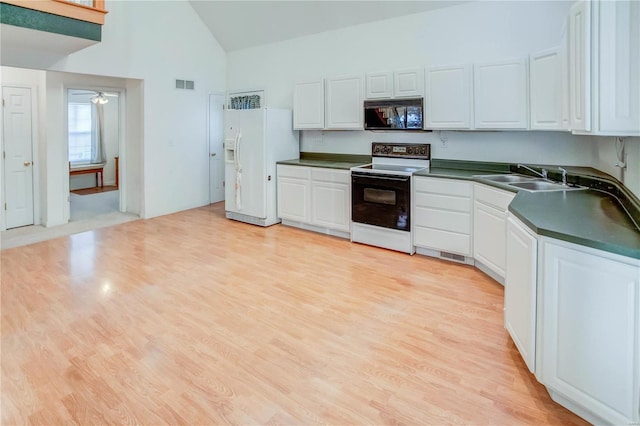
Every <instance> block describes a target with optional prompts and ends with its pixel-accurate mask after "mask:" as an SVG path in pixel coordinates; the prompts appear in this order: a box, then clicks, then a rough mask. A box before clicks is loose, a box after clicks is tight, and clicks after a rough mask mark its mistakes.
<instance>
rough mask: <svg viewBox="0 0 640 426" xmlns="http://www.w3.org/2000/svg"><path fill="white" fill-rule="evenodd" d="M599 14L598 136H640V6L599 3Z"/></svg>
mask: <svg viewBox="0 0 640 426" xmlns="http://www.w3.org/2000/svg"><path fill="white" fill-rule="evenodd" d="M593 7H598V9H599V10H598V11H599V35H598V38H599V49H598V52H599V60H598V62H599V64H600V66H599V73H600V74H599V76H598V85H599V121H600V122H599V126H598V130H599V132H600V133H605V134H613V135H638V134H640V60H639V59H638V56H639V52H640V2H637V1H615V2H609V1H602V2H598V3H597V4H594V5H593Z"/></svg>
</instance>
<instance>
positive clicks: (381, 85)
mask: <svg viewBox="0 0 640 426" xmlns="http://www.w3.org/2000/svg"><path fill="white" fill-rule="evenodd" d="M422 96H424V69H423V68H410V69H406V70H399V71H395V72H391V71H389V72H374V73H367V89H366V98H367V99H390V98H421V97H422Z"/></svg>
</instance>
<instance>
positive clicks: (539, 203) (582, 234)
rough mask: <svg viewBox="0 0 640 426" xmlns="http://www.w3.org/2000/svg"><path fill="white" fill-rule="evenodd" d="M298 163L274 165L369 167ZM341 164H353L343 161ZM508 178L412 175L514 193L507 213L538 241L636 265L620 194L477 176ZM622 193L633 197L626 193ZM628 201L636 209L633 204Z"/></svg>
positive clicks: (638, 232) (438, 164)
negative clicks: (531, 188)
mask: <svg viewBox="0 0 640 426" xmlns="http://www.w3.org/2000/svg"><path fill="white" fill-rule="evenodd" d="M324 155H327V154H324ZM301 157H302V158H301V159H299V160H288V161H279V162H278V164H291V165H300V166H311V167H327V168H337V169H349V168H351V167H354V166H358V165H362V164H368V163H369V162H370V159H371V158H370V157H368V160H369V161H366V160H367V158H366V156H360V157H362V158H351V157H350V156H342V157H341V156H338V157H335V154H329V155H328V158H326V159H323V158H318V157H313V156H312V158H309V157H307V156H305V155H301ZM355 157H358V156H355ZM347 159H349V160H355V161H347ZM336 160H339V161H336ZM363 160H364V161H363ZM554 168H555V169H557V166H548V170H549V171H550V176H549V177H550V178H552V179H556V178H557V176H555V175H554V174H553V173H555V170H554ZM566 169H567V171H568V173H569V175H570V181H571V180H572V179H573V180H576V183H578V184H580V185H584V184H585V182H586V181H585V180H589V179H602V182H603V185H599V186H600V187H603V186H604V187H608V186H611V184H613V185H615V182H613V181H615V179H613V178H612V177H611V176H609V175H607V174H605V173H603V172H601V171H599V170H596V169H592V168H589V167H566ZM513 172H516V170H514V169H513V166H512V165H511V164H507V163H487V162H472V161H457V160H438V159H433V160H432V161H431V168H430V170H429V171H421V172H417V173H415V174H414V176H424V177H437V178H449V179H463V180H471V181H475V182H480V183H483V184H485V185H490V186H494V187H496V188H500V189H502V190H507V191H512V192H516V193H517V194H516V197H515V198H514V199H513V201H512V202H511V204H510V205H509V211H510V212H512V213H513V214H514V215H515V216H517V217H518V218H519V219H520V220H521V221H522V222H524V223H525V224H526V225H527V226H529V227H530V228H531V230H532V231H534V232H535V233H537V234H538V235H542V236H547V237H551V238H556V239H558V240H563V241H568V242H571V243H575V244H579V245H583V246H587V247H592V248H595V249H599V250H604V251H607V252H611V253H616V254H620V255H623V256H627V257H631V258H634V259H640V229H639V228H638V227H636V225H635V224H634V222H633V221H632V220H631V218H630V216H629V214H627V212H626V211H625V208H624V207H623V203H622V202H621V201H620V198H619V197H617V196H614V195H612V194H617V195H620V191H617V192H616V191H613V192H610V191H607V192H604V191H601V190H597V189H587V190H580V191H553V192H528V191H518V190H517V189H516V188H514V187H510V186H508V185H504V184H500V183H496V182H491V181H488V180H483V179H482V178H480V177H478V175H490V174H500V173H513ZM623 192H626V193H627V195H630V196H631V197H632V198H633V197H634V196H633V195H632V194H630V193H629V192H628V190H627V191H623ZM631 201H632V204H634V205H636V206H637V201H638V200H637V198H636V199H635V200H631ZM625 203H626V204H627V205H629V200H625Z"/></svg>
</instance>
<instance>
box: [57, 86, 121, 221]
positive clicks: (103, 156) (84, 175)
mask: <svg viewBox="0 0 640 426" xmlns="http://www.w3.org/2000/svg"><path fill="white" fill-rule="evenodd" d="M120 98H121V96H120V92H119V91H117V90H112V91H110V90H99V89H93V88H92V89H86V88H85V89H72V88H70V89H67V148H68V160H69V213H70V215H69V221H70V222H76V221H82V220H88V219H94V218H97V217H102V216H105V215H109V214H113V213H117V212H119V211H120V210H121V209H120V188H119V176H118V175H119V172H120V170H119V162H120V152H119V151H120V134H121V120H120Z"/></svg>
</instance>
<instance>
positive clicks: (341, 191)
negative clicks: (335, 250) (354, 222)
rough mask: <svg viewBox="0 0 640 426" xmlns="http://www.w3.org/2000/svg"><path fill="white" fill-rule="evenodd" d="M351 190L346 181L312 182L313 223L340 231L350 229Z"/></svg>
mask: <svg viewBox="0 0 640 426" xmlns="http://www.w3.org/2000/svg"><path fill="white" fill-rule="evenodd" d="M350 211H351V191H350V190H349V185H348V184H345V183H331V182H315V181H314V182H313V183H312V184H311V216H312V217H311V223H312V224H314V225H318V226H323V227H326V228H331V229H336V230H338V231H346V232H349V230H350V227H349V225H350V220H351V214H350Z"/></svg>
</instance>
